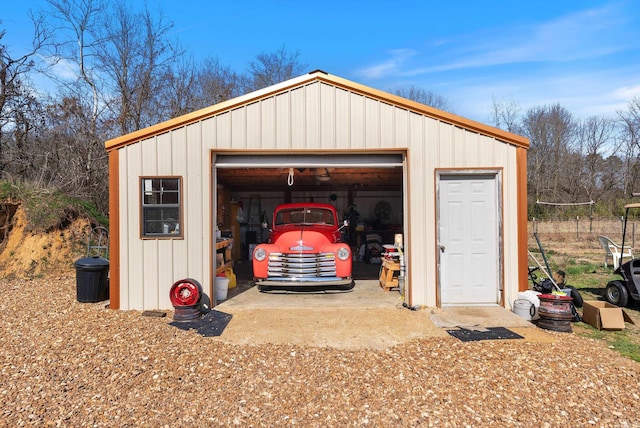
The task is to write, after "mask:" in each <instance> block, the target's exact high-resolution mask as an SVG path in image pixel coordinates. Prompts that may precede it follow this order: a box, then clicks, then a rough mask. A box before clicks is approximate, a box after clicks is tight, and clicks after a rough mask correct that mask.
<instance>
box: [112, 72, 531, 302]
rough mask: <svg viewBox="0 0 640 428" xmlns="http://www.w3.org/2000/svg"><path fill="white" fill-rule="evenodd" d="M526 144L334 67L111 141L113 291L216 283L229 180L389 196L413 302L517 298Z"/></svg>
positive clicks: (242, 191)
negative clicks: (220, 224)
mask: <svg viewBox="0 0 640 428" xmlns="http://www.w3.org/2000/svg"><path fill="white" fill-rule="evenodd" d="M528 147H529V143H528V140H527V139H526V138H524V137H521V136H518V135H514V134H511V133H508V132H505V131H502V130H500V129H497V128H493V127H490V126H487V125H484V124H481V123H478V122H475V121H471V120H468V119H465V118H462V117H459V116H456V115H453V114H449V113H446V112H443V111H440V110H437V109H434V108H431V107H428V106H425V105H422V104H419V103H416V102H413V101H410V100H407V99H403V98H400V97H397V96H395V95H391V94H389V93H386V92H383V91H379V90H376V89H372V88H369V87H366V86H363V85H360V84H358V83H354V82H351V81H348V80H345V79H342V78H340V77H337V76H333V75H330V74H327V73H324V72H322V71H315V72H312V73H309V74H307V75H303V76H300V77H297V78H294V79H291V80H289V81H286V82H283V83H280V84H277V85H274V86H271V87H269V88H265V89H263V90H260V91H256V92H253V93H250V94H247V95H244V96H241V97H238V98H235V99H232V100H229V101H226V102H223V103H220V104H217V105H214V106H211V107H209V108H206V109H203V110H199V111H196V112H194V113H191V114H188V115H185V116H182V117H179V118H176V119H172V120H169V121H167V122H163V123H160V124H158V125H155V126H152V127H149V128H146V129H143V130H140V131H137V132H134V133H131V134H128V135H124V136H121V137H119V138H115V139H112V140H109V141H107V142H106V150H107V152H108V154H109V174H110V178H109V181H110V183H109V185H110V196H109V198H110V234H111V245H110V305H111V307H112V308H120V309H140V310H146V309H166V308H171V303H170V301H169V289H170V288H171V285H172V284H173V283H174V282H175V281H178V280H180V279H183V278H194V279H197V280H198V281H199V282H200V283H201V284H202V285H203V288H204V290H205V293H206V294H211V292H212V289H213V286H212V284H213V280H214V276H215V270H216V248H215V247H216V233H215V231H216V224H217V223H218V222H219V221H218V220H219V219H220V218H222V217H223V213H222V212H221V210H224V208H220V207H221V205H220V203H219V201H220V199H221V195H220V192H222V191H227V192H228V190H224V189H229V188H230V189H232V190H233V192H235V194H234V195H235V196H238V195H240V198H242V197H243V196H242V195H245V196H246V195H248V194H251V193H258V194H260V195H261V197H262V198H266V200H268V199H270V200H273V201H275V200H278V199H281V202H284V200H285V199H287V200H295V199H296V198H318V197H320V196H321V195H327V194H331V201H333V202H334V203H335V204H336V205H337V208H338V209H339V210H340V211H341V212H342V213H343V214H344V212H345V210H346V209H347V206H348V204H349V203H351V202H353V199H354V198H356V199H357V198H361V199H360V201H361V203H362V204H364V205H367V204H373V203H374V202H375V198H373V199H372V195H376V196H378V197H382V198H383V199H384V202H385V203H384V204H383V205H376V210H377V209H378V206H380V207H382V208H387V209H390V210H393V211H394V212H393V214H392V215H391V216H394V217H395V218H396V219H397V221H396V222H395V223H397V224H399V226H400V227H401V228H402V233H403V235H404V252H405V256H406V273H407V276H406V293H405V300H406V302H407V303H408V304H409V305H426V306H451V305H503V306H505V302H508V301H513V300H514V299H515V297H516V295H517V292H518V291H519V290H524V289H526V288H527V276H526V275H527V211H526V206H527V205H526V164H527V163H526V153H527V149H528ZM287 172H288V173H289V174H291V173H293V181H294V182H295V183H296V184H295V185H294V186H293V187H292V186H290V185H289V184H288V183H287V181H288V180H289V177H288V176H289V174H287ZM319 175H322V176H325V178H324V179H319V177H318V176H319ZM326 176H330V179H329V178H326ZM314 178H315V181H314V182H312V181H311V180H314ZM305 180H306V181H305ZM305 183H306V184H305ZM234 186H235V187H234ZM295 186H306V187H299V188H296V187H295ZM313 186H316V187H313ZM296 189H299V190H296ZM233 192H231V193H233ZM234 195H233V194H232V196H231V197H232V198H233V197H234ZM385 195H386V196H385ZM226 197H227V201H228V200H229V195H227V196H226ZM322 197H324V196H322ZM367 198H368V199H367ZM388 201H391V202H388ZM158 204H161V205H158ZM267 205H268V204H267ZM158 206H160V207H161V210H160V211H154V209H156V208H158ZM158 212H162V213H164V214H162V215H165V216H166V215H167V213H170V212H171V213H173V218H171V219H170V220H171V221H170V222H169V221H166V220H167V218H160V217H156V214H157V213H158ZM267 212H268V211H267ZM227 214H228V213H227ZM387 215H388V214H387ZM156 226H157V228H156ZM356 286H357V285H356ZM506 306H508V305H506Z"/></svg>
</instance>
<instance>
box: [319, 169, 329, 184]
mask: <svg viewBox="0 0 640 428" xmlns="http://www.w3.org/2000/svg"><path fill="white" fill-rule="evenodd" d="M323 169H324V172H322V173H320V171H318V172H319V174H316V181H318V182H320V183H326V182H327V181H330V180H331V176H330V175H329V170H327V168H323Z"/></svg>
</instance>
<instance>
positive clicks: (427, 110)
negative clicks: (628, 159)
mask: <svg viewBox="0 0 640 428" xmlns="http://www.w3.org/2000/svg"><path fill="white" fill-rule="evenodd" d="M315 81H318V82H324V83H327V84H330V85H334V86H336V87H340V88H343V89H346V90H348V91H352V92H355V93H358V94H361V95H364V96H367V97H370V98H373V99H377V100H379V101H382V102H385V103H388V104H392V105H395V106H398V107H401V108H405V109H407V110H409V111H413V112H415V113H417V114H421V115H424V116H427V117H430V118H433V119H436V120H439V121H441V122H445V123H449V124H451V125H454V126H458V127H460V128H463V129H466V130H469V131H472V132H477V133H478V134H482V135H487V136H489V137H493V138H496V139H498V140H501V141H504V142H506V143H510V144H514V145H516V146H518V147H523V148H529V140H528V139H527V138H526V137H523V136H521V135H517V134H513V133H511V132H507V131H504V130H502V129H499V128H495V127H492V126H489V125H486V124H483V123H480V122H476V121H474V120H471V119H467V118H464V117H462V116H458V115H455V114H452V113H448V112H445V111H442V110H439V109H436V108H434V107H430V106H427V105H425V104H421V103H418V102H416V101H412V100H409V99H406V98H402V97H399V96H397V95H393V94H390V93H388V92H384V91H381V90H378V89H374V88H371V87H368V86H365V85H361V84H359V83H356V82H352V81H350V80H347V79H343V78H341V77H338V76H334V75H331V74H328V73H325V72H324V71H321V70H316V71H312V72H310V73H308V74H304V75H302V76H299V77H295V78H293V79H290V80H287V81H285V82H282V83H278V84H276V85H273V86H269V87H267V88H264V89H260V90H258V91H255V92H250V93H248V94H245V95H242V96H240V97H236V98H233V99H230V100H227V101H223V102H221V103H218V104H214V105H212V106H210V107H206V108H203V109H200V110H197V111H194V112H192V113H188V114H185V115H183V116H179V117H176V118H173V119H170V120H167V121H164V122H161V123H158V124H156V125H152V126H149V127H147V128H143V129H140V130H138V131H134V132H132V133H129V134H125V135H122V136H120V137H116V138H113V139H111V140H107V142H106V143H105V148H106V150H107V152H109V151H112V150H116V149H118V148H120V147H123V146H127V145H130V144H134V143H136V142H138V141H141V140H144V139H147V138H150V137H153V136H155V135H158V134H162V133H165V132H168V131H171V130H172V129H175V128H179V127H182V126H185V125H188V124H191V123H194V122H198V121H200V120H203V119H206V118H209V117H212V116H215V115H217V114H220V113H223V112H225V111H228V110H232V109H234V108H237V107H239V106H241V105H244V104H250V103H253V102H256V101H258V100H260V99H264V98H267V97H270V96H272V95H274V94H277V93H281V92H285V91H289V90H291V89H292V88H295V87H300V86H304V85H307V84H309V83H311V82H315Z"/></svg>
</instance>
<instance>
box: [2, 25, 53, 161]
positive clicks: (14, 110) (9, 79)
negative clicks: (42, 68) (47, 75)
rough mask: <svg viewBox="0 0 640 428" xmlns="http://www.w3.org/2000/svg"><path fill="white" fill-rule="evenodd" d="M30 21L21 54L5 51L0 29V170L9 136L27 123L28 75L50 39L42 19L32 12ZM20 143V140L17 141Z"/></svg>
mask: <svg viewBox="0 0 640 428" xmlns="http://www.w3.org/2000/svg"><path fill="white" fill-rule="evenodd" d="M31 20H32V22H33V25H34V32H33V38H32V41H31V46H30V47H29V48H28V50H27V52H25V53H23V54H22V55H17V56H15V55H13V54H12V53H11V52H10V51H9V48H8V46H6V45H5V44H4V43H3V41H2V39H3V38H4V36H5V34H6V31H5V30H0V173H1V172H3V171H5V169H6V167H7V165H8V163H9V162H10V158H9V155H8V153H7V148H8V147H7V146H8V145H9V144H11V143H15V140H13V139H12V138H13V137H15V136H16V135H18V134H19V133H20V131H19V130H18V128H20V127H25V128H24V129H23V130H24V131H25V132H26V129H27V128H29V126H30V125H29V124H28V123H27V122H26V120H27V118H28V113H27V109H26V106H31V105H32V103H33V102H34V100H35V98H34V91H33V90H32V88H31V87H30V86H29V85H28V79H29V74H30V73H31V72H32V71H33V70H34V69H35V66H36V61H35V59H36V57H37V55H38V54H39V53H40V51H41V50H42V49H43V48H44V47H45V46H47V43H48V42H49V39H50V33H49V32H48V31H47V29H46V28H45V27H44V25H43V22H44V21H43V18H41V17H35V16H34V15H32V16H31ZM1 23H2V22H1V21H0V24H1ZM14 132H15V133H14ZM24 136H25V137H26V134H25V135H24ZM23 142H24V140H22V139H21V142H20V143H19V144H22V143H23Z"/></svg>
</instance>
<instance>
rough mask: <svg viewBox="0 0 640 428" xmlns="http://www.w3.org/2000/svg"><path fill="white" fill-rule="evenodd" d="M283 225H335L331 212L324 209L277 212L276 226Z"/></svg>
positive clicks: (291, 209)
mask: <svg viewBox="0 0 640 428" xmlns="http://www.w3.org/2000/svg"><path fill="white" fill-rule="evenodd" d="M285 224H322V225H329V226H334V225H335V219H334V218H333V213H332V212H331V210H328V209H324V208H290V209H284V210H280V211H278V213H277V214H276V226H282V225H285Z"/></svg>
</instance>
